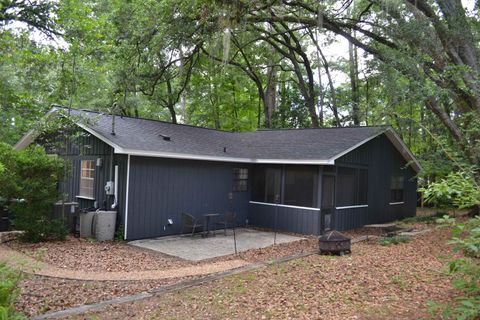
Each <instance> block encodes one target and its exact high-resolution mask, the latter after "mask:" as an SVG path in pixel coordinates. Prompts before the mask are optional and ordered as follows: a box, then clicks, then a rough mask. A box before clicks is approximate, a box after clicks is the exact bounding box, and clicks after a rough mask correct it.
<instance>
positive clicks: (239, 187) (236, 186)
mask: <svg viewBox="0 0 480 320" xmlns="http://www.w3.org/2000/svg"><path fill="white" fill-rule="evenodd" d="M248 171H249V170H248V168H233V187H232V190H233V192H247V191H248V176H249V172H248Z"/></svg>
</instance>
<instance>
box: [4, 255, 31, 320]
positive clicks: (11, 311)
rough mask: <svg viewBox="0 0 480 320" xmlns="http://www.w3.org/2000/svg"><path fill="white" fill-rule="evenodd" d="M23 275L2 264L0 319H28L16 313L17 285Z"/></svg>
mask: <svg viewBox="0 0 480 320" xmlns="http://www.w3.org/2000/svg"><path fill="white" fill-rule="evenodd" d="M20 278H21V274H20V272H19V271H16V270H13V269H11V268H9V267H7V266H6V265H5V263H0V319H2V320H8V319H12V320H13V319H26V318H25V317H24V316H23V315H22V314H20V313H18V312H16V311H15V307H14V305H15V301H16V299H17V296H18V289H17V284H18V281H20Z"/></svg>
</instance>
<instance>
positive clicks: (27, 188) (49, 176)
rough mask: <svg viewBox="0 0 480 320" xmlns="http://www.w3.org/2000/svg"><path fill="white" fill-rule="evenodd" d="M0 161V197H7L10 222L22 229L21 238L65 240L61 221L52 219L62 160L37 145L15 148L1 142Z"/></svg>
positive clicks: (61, 171)
mask: <svg viewBox="0 0 480 320" xmlns="http://www.w3.org/2000/svg"><path fill="white" fill-rule="evenodd" d="M0 163H2V167H3V168H4V169H3V171H2V172H0V197H1V198H4V199H7V200H10V201H9V203H8V207H9V210H10V212H11V213H12V215H13V219H12V223H13V225H14V227H15V228H16V229H18V230H23V231H25V233H24V234H23V239H24V240H27V241H33V242H38V241H42V240H58V239H64V238H65V236H66V235H67V230H66V228H65V226H64V224H63V221H61V220H54V219H52V212H53V204H54V203H55V201H56V200H57V199H58V191H57V182H58V180H59V177H61V175H62V173H63V161H62V160H61V159H58V158H55V157H51V156H49V155H47V154H46V153H45V150H44V149H43V148H41V147H38V146H37V147H32V148H28V149H27V150H25V151H15V150H13V149H12V148H11V147H10V146H8V145H5V144H0ZM13 199H17V200H14V201H11V200H13Z"/></svg>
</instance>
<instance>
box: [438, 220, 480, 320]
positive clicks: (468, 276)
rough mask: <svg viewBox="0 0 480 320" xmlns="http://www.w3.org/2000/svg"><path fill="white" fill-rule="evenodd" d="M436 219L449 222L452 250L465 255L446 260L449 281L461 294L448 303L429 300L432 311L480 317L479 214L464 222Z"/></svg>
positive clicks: (446, 315) (445, 315)
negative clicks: (450, 277) (453, 247)
mask: <svg viewBox="0 0 480 320" xmlns="http://www.w3.org/2000/svg"><path fill="white" fill-rule="evenodd" d="M439 222H440V223H447V224H448V225H453V227H452V235H453V237H452V240H450V241H449V243H451V244H454V245H455V251H460V252H462V253H463V254H464V255H465V257H461V258H457V259H454V260H453V261H451V262H450V263H449V264H448V272H449V274H450V275H451V276H452V285H453V287H454V288H455V289H457V290H459V292H461V294H460V295H459V296H457V297H456V298H455V302H453V303H450V304H438V303H433V304H432V305H431V308H432V313H434V314H435V315H439V314H441V315H442V317H443V318H445V319H478V318H479V317H480V216H476V217H474V218H472V219H470V220H468V221H467V222H466V223H456V221H455V219H452V218H447V217H445V219H443V220H440V221H439Z"/></svg>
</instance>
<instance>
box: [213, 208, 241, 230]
mask: <svg viewBox="0 0 480 320" xmlns="http://www.w3.org/2000/svg"><path fill="white" fill-rule="evenodd" d="M236 219H237V214H236V213H235V212H230V211H229V212H227V213H225V215H224V216H223V220H222V221H217V222H216V223H215V224H216V225H219V226H221V227H222V228H223V230H224V234H225V235H227V227H228V226H229V225H230V226H232V228H233V229H235V221H236Z"/></svg>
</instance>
